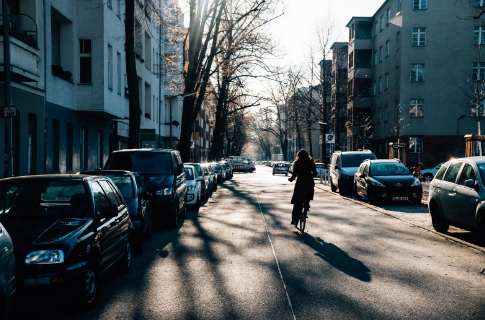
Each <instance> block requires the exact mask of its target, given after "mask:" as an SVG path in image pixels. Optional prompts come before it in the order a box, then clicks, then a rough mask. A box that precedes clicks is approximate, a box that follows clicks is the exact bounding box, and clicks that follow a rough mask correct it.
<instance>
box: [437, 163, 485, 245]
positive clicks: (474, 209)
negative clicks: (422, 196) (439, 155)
mask: <svg viewBox="0 0 485 320" xmlns="http://www.w3.org/2000/svg"><path fill="white" fill-rule="evenodd" d="M428 208H429V213H430V215H431V221H432V223H433V228H434V229H435V230H436V231H438V232H446V231H448V228H449V226H450V225H454V226H457V227H460V228H463V229H466V230H471V231H474V232H477V233H478V234H479V235H480V236H481V238H482V239H483V240H485V210H484V208H485V157H469V158H460V159H454V160H451V161H448V162H446V163H444V164H443V165H442V166H441V168H440V169H439V171H438V172H437V173H436V175H435V177H434V179H433V180H432V181H431V183H430V186H429V196H428Z"/></svg>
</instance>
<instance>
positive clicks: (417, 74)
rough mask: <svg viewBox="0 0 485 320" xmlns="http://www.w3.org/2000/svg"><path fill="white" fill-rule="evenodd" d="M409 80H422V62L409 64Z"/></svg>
mask: <svg viewBox="0 0 485 320" xmlns="http://www.w3.org/2000/svg"><path fill="white" fill-rule="evenodd" d="M411 82H424V63H413V64H411Z"/></svg>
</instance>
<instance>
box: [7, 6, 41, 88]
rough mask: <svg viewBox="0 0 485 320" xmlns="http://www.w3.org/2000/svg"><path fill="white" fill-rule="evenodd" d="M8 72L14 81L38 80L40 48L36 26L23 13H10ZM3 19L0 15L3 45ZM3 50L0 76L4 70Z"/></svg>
mask: <svg viewBox="0 0 485 320" xmlns="http://www.w3.org/2000/svg"><path fill="white" fill-rule="evenodd" d="M10 19H11V28H10V30H9V31H10V32H9V35H10V37H9V42H10V74H11V79H12V81H14V82H38V81H39V80H40V75H39V62H40V56H39V55H40V50H39V49H38V43H37V26H36V24H35V21H34V20H33V19H32V18H31V17H29V16H27V15H24V14H11V15H10ZM3 30H4V28H3V20H2V18H1V15H0V35H2V38H1V39H0V43H1V45H0V46H2V47H3V42H4V41H3ZM4 65H5V59H4V55H3V50H0V77H3V74H4V72H5V68H4Z"/></svg>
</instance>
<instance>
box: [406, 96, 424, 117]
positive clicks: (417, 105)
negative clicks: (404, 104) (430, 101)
mask: <svg viewBox="0 0 485 320" xmlns="http://www.w3.org/2000/svg"><path fill="white" fill-rule="evenodd" d="M409 116H410V117H413V118H416V117H422V116H423V99H411V100H409Z"/></svg>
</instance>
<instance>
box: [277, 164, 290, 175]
mask: <svg viewBox="0 0 485 320" xmlns="http://www.w3.org/2000/svg"><path fill="white" fill-rule="evenodd" d="M275 174H284V175H285V176H287V175H288V166H287V165H286V163H284V162H275V163H274V165H273V175H275Z"/></svg>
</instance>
